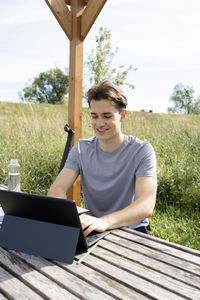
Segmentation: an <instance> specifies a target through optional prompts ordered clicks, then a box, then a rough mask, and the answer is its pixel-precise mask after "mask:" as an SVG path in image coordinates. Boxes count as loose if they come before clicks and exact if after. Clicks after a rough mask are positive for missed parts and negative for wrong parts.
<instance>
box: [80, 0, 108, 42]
mask: <svg viewBox="0 0 200 300" xmlns="http://www.w3.org/2000/svg"><path fill="white" fill-rule="evenodd" d="M106 1H107V0H89V1H88V4H87V6H86V8H85V10H84V12H83V14H82V18H81V37H82V40H84V39H85V37H86V35H87V34H88V32H89V30H90V28H91V27H92V25H93V24H94V22H95V20H96V18H97V17H98V15H99V13H100V11H101V10H102V8H103V6H104V5H105V3H106Z"/></svg>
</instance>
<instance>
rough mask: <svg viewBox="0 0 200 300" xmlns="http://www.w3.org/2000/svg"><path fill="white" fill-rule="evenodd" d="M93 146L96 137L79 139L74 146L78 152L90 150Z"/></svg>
mask: <svg viewBox="0 0 200 300" xmlns="http://www.w3.org/2000/svg"><path fill="white" fill-rule="evenodd" d="M95 145H96V137H95V136H93V137H91V138H88V139H79V141H78V143H77V145H76V146H77V147H78V150H79V152H80V151H81V150H82V151H85V150H89V149H92V148H94V146H95Z"/></svg>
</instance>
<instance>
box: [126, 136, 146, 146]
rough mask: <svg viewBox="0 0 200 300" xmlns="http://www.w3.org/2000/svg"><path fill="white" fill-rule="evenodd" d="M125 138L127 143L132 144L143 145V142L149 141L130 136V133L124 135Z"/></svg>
mask: <svg viewBox="0 0 200 300" xmlns="http://www.w3.org/2000/svg"><path fill="white" fill-rule="evenodd" d="M125 140H126V143H127V144H129V145H134V146H143V145H145V144H149V142H146V141H142V140H140V139H139V138H137V137H136V136H132V135H126V136H125Z"/></svg>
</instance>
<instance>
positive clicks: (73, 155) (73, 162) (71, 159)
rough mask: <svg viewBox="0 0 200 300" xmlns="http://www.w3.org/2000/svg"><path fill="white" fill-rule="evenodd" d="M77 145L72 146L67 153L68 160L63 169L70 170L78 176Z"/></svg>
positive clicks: (78, 159)
mask: <svg viewBox="0 0 200 300" xmlns="http://www.w3.org/2000/svg"><path fill="white" fill-rule="evenodd" d="M78 149H79V143H77V144H76V145H74V146H73V147H72V149H71V151H70V152H69V155H68V158H67V160H66V162H65V168H68V169H71V170H73V171H75V172H76V173H78V174H80V158H79V150H78Z"/></svg>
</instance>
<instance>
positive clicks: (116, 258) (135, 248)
mask: <svg viewBox="0 0 200 300" xmlns="http://www.w3.org/2000/svg"><path fill="white" fill-rule="evenodd" d="M81 256H82V255H79V256H76V258H75V261H74V263H73V264H72V265H67V264H64V263H60V262H57V261H49V260H46V259H44V258H40V257H34V256H31V255H28V254H23V253H19V252H15V251H8V250H6V249H3V248H0V299H1V300H2V299H20V300H21V299H31V300H34V299H54V300H56V299H58V300H61V299H65V300H69V299H87V300H88V299H92V300H98V299H100V300H106V299H132V300H133V299H139V300H142V299H159V300H161V299H170V300H174V299H195V300H197V299H200V251H195V250H192V249H190V248H187V247H183V246H179V245H177V244H173V243H169V242H167V241H164V240H161V239H158V238H155V237H152V236H148V235H145V234H143V233H140V232H136V231H134V230H130V229H128V228H123V229H117V230H113V231H112V232H111V233H110V234H109V235H108V236H106V237H105V238H104V239H103V240H101V242H100V244H99V246H98V247H97V248H96V249H95V250H94V252H92V254H90V255H89V256H88V257H87V258H86V260H85V261H83V262H82V263H81V264H77V261H78V259H80V257H81Z"/></svg>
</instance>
